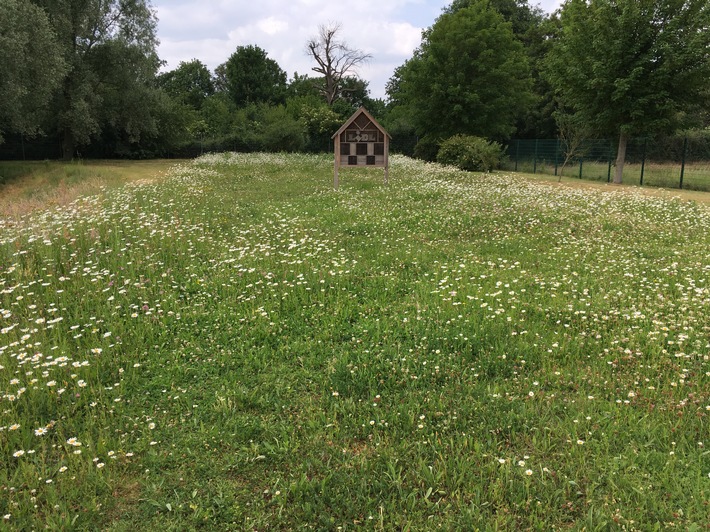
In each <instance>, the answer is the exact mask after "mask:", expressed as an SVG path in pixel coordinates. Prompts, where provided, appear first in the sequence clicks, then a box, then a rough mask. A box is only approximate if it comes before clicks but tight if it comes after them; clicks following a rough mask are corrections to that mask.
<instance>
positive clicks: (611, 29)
mask: <svg viewBox="0 0 710 532" xmlns="http://www.w3.org/2000/svg"><path fill="white" fill-rule="evenodd" d="M561 23H562V32H561V35H560V37H559V40H558V41H557V42H556V43H555V45H554V47H553V49H552V51H551V52H550V55H549V58H548V64H547V73H548V76H549V79H550V81H551V82H552V84H553V86H554V87H555V89H556V91H557V94H558V95H559V97H560V99H561V101H562V103H563V104H564V105H566V106H568V107H570V108H571V109H572V110H573V111H574V112H575V113H577V114H578V115H579V116H580V117H581V118H582V119H583V120H584V121H585V122H587V123H588V124H589V125H590V127H591V129H592V130H593V131H594V132H595V133H596V134H598V135H618V138H619V143H618V151H617V159H616V169H615V173H614V182H615V183H621V182H622V173H623V167H624V160H625V157H626V144H627V141H628V139H629V137H630V136H631V135H649V134H653V133H656V132H660V131H672V130H673V129H675V128H677V127H679V126H681V125H682V124H683V119H684V118H685V117H687V115H688V113H690V112H692V111H693V110H694V109H698V108H702V107H703V106H706V105H707V102H708V98H709V97H710V91H708V79H710V4H709V3H708V2H707V0H569V1H568V2H567V3H566V4H565V5H564V7H563V9H562V13H561Z"/></svg>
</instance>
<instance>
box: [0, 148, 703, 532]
mask: <svg viewBox="0 0 710 532" xmlns="http://www.w3.org/2000/svg"><path fill="white" fill-rule="evenodd" d="M332 175H333V167H332V156H330V157H329V156H327V155H322V156H321V155H273V154H272V155H265V154H236V153H227V154H217V155H207V156H203V157H201V158H199V159H196V160H195V161H192V162H188V163H183V164H179V165H176V166H174V167H173V168H172V169H171V170H170V172H169V173H168V174H167V175H165V176H160V177H159V178H156V179H153V180H151V179H143V180H140V181H136V182H133V183H130V184H127V185H125V186H113V187H105V188H103V189H101V190H99V191H98V192H97V193H95V194H92V195H89V196H84V197H81V198H80V199H78V200H76V201H72V202H71V203H69V204H67V205H61V206H57V205H54V206H52V205H49V206H47V208H45V209H39V210H35V211H33V212H31V213H27V214H24V215H22V216H16V217H12V218H4V219H2V218H0V459H1V464H2V465H1V466H0V529H8V530H31V529H36V530H39V529H44V528H49V529H58V530H96V529H103V530H158V529H164V530H191V529H207V530H299V529H315V530H355V529H364V530H437V529H441V530H474V529H482V530H486V529H491V530H521V529H536V530H552V529H578V530H581V529H585V530H608V529H620V530H621V529H624V530H655V529H667V528H672V527H675V528H676V529H679V530H706V529H707V526H708V523H710V287H709V278H710V211H709V210H708V207H707V206H703V205H701V204H699V203H696V202H688V201H684V200H681V199H679V198H676V197H674V196H673V194H672V193H671V192H668V193H665V194H661V195H653V196H651V195H645V194H643V193H642V192H640V191H637V190H636V191H635V190H632V189H621V188H611V187H609V188H607V189H604V190H594V189H588V188H587V189H581V188H574V187H570V186H563V185H559V184H557V183H545V182H541V181H531V180H527V179H525V178H523V177H519V176H516V175H514V174H503V173H496V174H485V175H484V174H470V173H465V172H460V171H458V170H454V169H452V168H447V167H443V166H439V165H433V164H425V163H422V162H418V161H414V160H412V159H408V158H405V157H401V156H394V157H392V162H391V168H390V173H389V184H388V185H385V184H384V182H383V179H382V173H381V171H375V170H368V169H353V170H348V171H343V172H341V183H340V189H339V190H338V191H337V192H336V191H334V190H333V189H332Z"/></svg>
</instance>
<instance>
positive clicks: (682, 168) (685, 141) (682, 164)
mask: <svg viewBox="0 0 710 532" xmlns="http://www.w3.org/2000/svg"><path fill="white" fill-rule="evenodd" d="M687 151H688V137H685V138H684V139H683V158H682V159H681V162H680V187H679V188H681V189H682V188H683V174H685V154H686V152H687Z"/></svg>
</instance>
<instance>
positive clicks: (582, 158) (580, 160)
mask: <svg viewBox="0 0 710 532" xmlns="http://www.w3.org/2000/svg"><path fill="white" fill-rule="evenodd" d="M583 162H584V157H580V158H579V178H580V179H582V163H583Z"/></svg>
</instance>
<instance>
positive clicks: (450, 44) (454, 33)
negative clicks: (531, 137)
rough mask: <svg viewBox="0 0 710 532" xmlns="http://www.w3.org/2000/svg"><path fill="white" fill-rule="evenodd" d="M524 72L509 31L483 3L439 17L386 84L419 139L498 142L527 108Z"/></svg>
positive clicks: (521, 57) (523, 60) (525, 64)
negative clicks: (462, 138) (473, 138)
mask: <svg viewBox="0 0 710 532" xmlns="http://www.w3.org/2000/svg"><path fill="white" fill-rule="evenodd" d="M530 86H531V79H530V67H529V64H528V60H527V57H526V55H525V52H524V49H523V45H522V44H521V43H520V41H519V40H518V39H516V38H515V36H514V35H513V32H512V29H511V25H510V23H508V22H505V20H504V19H503V17H502V16H501V15H500V14H499V13H498V12H497V11H495V10H494V9H492V8H491V7H490V6H489V4H488V2H487V1H486V0H478V1H474V2H471V4H470V5H469V6H467V7H464V8H461V9H459V10H457V11H455V12H453V13H444V14H443V15H442V16H441V17H439V19H437V21H436V22H435V23H434V25H433V26H432V27H431V29H429V30H428V31H427V32H425V34H424V39H423V42H422V45H421V47H420V48H419V49H418V50H417V51H416V52H415V54H414V56H413V57H412V58H411V59H410V60H408V61H407V62H406V63H405V64H404V65H402V66H401V67H399V68H398V69H397V70H396V71H395V75H394V77H393V79H391V80H390V83H389V84H388V88H387V90H388V96H389V99H390V102H391V103H392V104H393V105H399V106H404V107H405V108H406V111H407V113H408V114H409V115H410V116H411V117H412V120H413V121H414V124H415V127H416V130H417V133H418V134H419V135H428V136H430V137H439V138H446V137H450V136H452V135H455V134H470V135H478V136H483V137H488V138H491V139H505V138H507V137H508V136H509V135H510V134H511V133H512V132H513V131H514V129H515V122H516V119H517V118H518V117H519V116H520V115H521V114H522V113H523V112H524V111H525V110H526V109H527V108H528V106H529V104H530V103H531V101H532V100H531V98H532V97H531V93H530Z"/></svg>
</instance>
